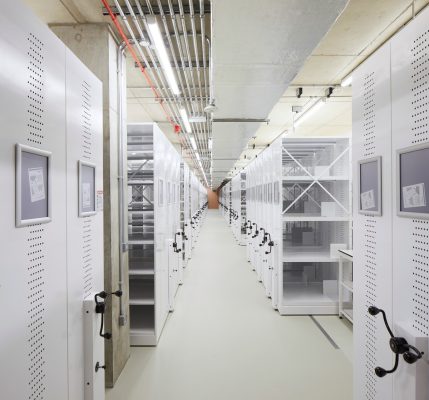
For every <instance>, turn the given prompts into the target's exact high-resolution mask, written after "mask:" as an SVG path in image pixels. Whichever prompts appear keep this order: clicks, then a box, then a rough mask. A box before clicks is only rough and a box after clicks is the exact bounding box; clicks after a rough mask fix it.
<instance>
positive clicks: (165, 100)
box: [102, 0, 213, 180]
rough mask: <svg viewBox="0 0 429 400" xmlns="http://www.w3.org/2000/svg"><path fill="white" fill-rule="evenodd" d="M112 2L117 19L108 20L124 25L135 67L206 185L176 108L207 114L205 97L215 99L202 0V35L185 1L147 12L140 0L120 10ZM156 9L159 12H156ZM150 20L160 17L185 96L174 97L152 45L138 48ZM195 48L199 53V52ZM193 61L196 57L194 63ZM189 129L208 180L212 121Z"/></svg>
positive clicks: (145, 37) (190, 3)
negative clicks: (176, 126) (177, 127)
mask: <svg viewBox="0 0 429 400" xmlns="http://www.w3.org/2000/svg"><path fill="white" fill-rule="evenodd" d="M102 2H103V4H105V6H106V9H107V10H109V9H110V7H109V6H108V5H107V1H106V0H102ZM113 2H114V4H115V6H116V10H117V12H118V13H119V17H120V18H118V19H117V20H116V21H115V20H114V18H113V17H112V15H111V17H112V20H113V21H114V22H115V25H117V27H118V25H119V24H121V25H123V26H124V28H125V31H126V32H127V34H128V37H129V38H130V41H131V42H132V43H133V47H134V48H135V49H136V51H137V54H138V56H139V58H140V59H141V60H142V62H143V66H142V65H141V64H139V67H140V69H142V72H143V73H145V75H146V77H147V78H149V79H148V82H149V84H150V82H152V83H153V87H152V85H151V84H150V86H151V87H152V89H153V91H154V93H155V98H156V100H157V101H159V102H160V105H161V107H162V108H163V109H164V110H165V111H166V115H167V118H168V119H169V121H170V122H171V123H172V125H173V124H174V123H176V124H180V125H181V126H182V134H181V135H180V136H179V140H180V142H181V145H182V151H183V153H184V155H185V156H186V157H187V158H188V159H189V157H190V159H191V161H192V163H193V165H194V168H195V169H196V172H197V174H199V175H200V176H201V179H202V180H204V177H203V176H202V175H201V172H200V168H199V163H198V161H197V159H196V156H195V153H194V151H193V148H192V145H191V141H190V135H189V134H188V133H187V132H186V130H185V129H184V125H183V121H182V120H181V117H180V113H179V109H180V108H181V107H184V108H185V110H186V112H187V114H188V116H189V117H191V116H193V115H205V114H204V108H205V106H206V101H207V99H208V97H210V99H212V96H213V94H212V90H211V89H212V88H211V86H212V81H211V54H210V53H211V49H210V47H211V44H210V41H209V40H208V38H206V28H205V11H206V10H205V5H204V0H199V19H200V21H199V22H200V23H199V27H200V32H197V23H196V18H197V17H198V14H196V12H195V8H194V4H193V1H192V0H188V4H186V5H185V4H184V2H183V1H182V0H178V1H177V4H176V5H174V6H173V3H172V0H168V4H167V5H165V6H162V4H161V1H160V0H156V6H154V5H152V3H151V0H146V1H145V3H146V5H145V7H143V5H142V4H141V1H140V0H134V4H131V2H130V0H124V4H125V6H122V7H121V6H120V4H119V1H118V0H113ZM155 8H158V9H157V10H155ZM167 9H168V12H169V14H168V15H167V14H166V13H165V11H167ZM164 10H165V11H164ZM185 10H186V12H187V13H186V14H185ZM148 15H151V16H155V15H159V18H161V20H162V25H163V28H164V31H165V37H166V40H167V43H168V46H169V48H170V57H171V62H172V64H173V66H174V67H173V68H174V70H175V71H176V76H177V80H178V85H179V88H180V90H181V92H182V93H183V96H175V95H174V94H173V93H172V92H171V89H170V88H169V86H168V83H167V79H166V76H165V74H164V71H163V70H162V68H161V67H160V66H159V63H158V60H157V55H156V53H155V51H154V50H153V49H152V48H151V47H150V46H145V47H143V46H142V45H141V44H140V43H148V35H147V34H146V32H147V31H148V22H147V16H148ZM187 18H188V19H189V21H190V29H188V27H187V21H186V19H187ZM169 22H171V26H172V28H173V31H174V34H170V29H169V26H170V25H169ZM188 26H189V25H188ZM118 28H119V27H118ZM120 33H121V32H120ZM172 36H174V38H173V37H172ZM198 36H200V37H201V40H199V38H198ZM199 44H200V46H201V51H199V47H198V45H199ZM192 46H193V49H192ZM206 47H208V62H209V71H206V65H207V48H206ZM130 50H131V49H130ZM201 53H202V54H201ZM200 55H202V57H200ZM133 57H134V58H135V53H133ZM192 57H194V58H195V60H194V61H193V60H192ZM179 60H180V66H179ZM193 63H195V65H193ZM186 66H188V67H186ZM201 68H202V71H201ZM169 115H170V116H171V118H170V116H169ZM192 127H193V133H194V138H195V141H196V144H197V151H198V153H199V154H200V157H201V164H202V167H203V170H204V172H205V175H206V176H208V177H210V165H211V157H210V149H209V139H210V138H211V137H212V121H211V120H210V116H207V121H206V122H197V123H195V122H193V123H192Z"/></svg>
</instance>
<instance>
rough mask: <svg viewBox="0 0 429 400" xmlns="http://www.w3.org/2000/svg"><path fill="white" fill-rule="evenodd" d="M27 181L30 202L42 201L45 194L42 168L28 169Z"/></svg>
mask: <svg viewBox="0 0 429 400" xmlns="http://www.w3.org/2000/svg"><path fill="white" fill-rule="evenodd" d="M28 180H29V182H30V198H31V202H32V203H34V202H36V201H40V200H44V199H45V198H46V194H45V183H44V181H43V168H29V169H28Z"/></svg>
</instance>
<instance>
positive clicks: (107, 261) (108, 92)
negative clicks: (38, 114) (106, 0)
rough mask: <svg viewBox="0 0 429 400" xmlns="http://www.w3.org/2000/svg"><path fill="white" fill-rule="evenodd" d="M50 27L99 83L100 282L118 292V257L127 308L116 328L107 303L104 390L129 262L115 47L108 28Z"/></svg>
mask: <svg viewBox="0 0 429 400" xmlns="http://www.w3.org/2000/svg"><path fill="white" fill-rule="evenodd" d="M50 28H51V29H52V31H53V32H54V33H55V34H56V35H57V36H58V37H59V38H60V39H61V40H62V41H63V42H64V43H65V44H66V45H67V46H68V47H69V48H70V49H71V50H72V51H73V52H74V53H75V54H76V55H77V57H79V58H80V60H81V61H82V62H83V63H84V64H85V65H86V66H87V67H88V68H89V69H90V70H91V71H92V72H93V73H94V74H95V75H96V76H97V77H98V79H100V80H101V81H102V83H103V114H104V115H103V121H104V123H103V124H104V128H103V130H104V151H103V154H104V156H103V162H104V284H105V290H106V291H109V292H113V291H116V290H117V289H118V286H119V282H118V278H119V273H118V271H119V257H123V258H122V259H123V260H124V267H125V268H124V279H123V282H124V297H125V298H124V304H125V305H127V307H125V309H124V311H125V315H126V321H125V325H123V326H121V325H120V324H119V299H118V298H116V297H113V298H112V299H109V300H108V302H107V304H108V307H107V312H106V315H105V324H106V328H105V331H106V332H111V333H112V335H113V336H112V339H111V340H106V341H105V348H106V351H105V353H106V354H105V357H106V386H107V387H113V385H114V384H115V382H116V380H117V378H118V377H119V375H120V373H121V371H122V369H123V367H124V365H125V363H126V362H127V360H128V358H129V355H130V341H129V319H128V259H127V253H123V252H121V251H120V244H119V206H118V193H119V183H118V176H119V175H123V176H126V171H122V173H121V171H119V169H118V136H119V135H118V90H117V49H118V45H117V43H116V41H115V39H114V37H113V36H112V34H111V31H110V28H109V25H108V24H72V25H56V24H55V25H51V26H50ZM124 115H126V114H125V113H124ZM123 157H125V154H124V155H123ZM124 165H126V163H125V164H124Z"/></svg>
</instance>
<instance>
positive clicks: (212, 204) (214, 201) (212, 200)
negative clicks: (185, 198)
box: [207, 189, 219, 209]
mask: <svg viewBox="0 0 429 400" xmlns="http://www.w3.org/2000/svg"><path fill="white" fill-rule="evenodd" d="M207 199H208V203H209V209H217V208H219V203H218V197H217V193H216V192H213V190H211V189H207Z"/></svg>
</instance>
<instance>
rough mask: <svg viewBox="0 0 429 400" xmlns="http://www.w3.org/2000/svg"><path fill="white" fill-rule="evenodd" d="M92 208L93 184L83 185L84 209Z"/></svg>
mask: <svg viewBox="0 0 429 400" xmlns="http://www.w3.org/2000/svg"><path fill="white" fill-rule="evenodd" d="M88 207H91V184H90V183H82V208H88Z"/></svg>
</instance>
